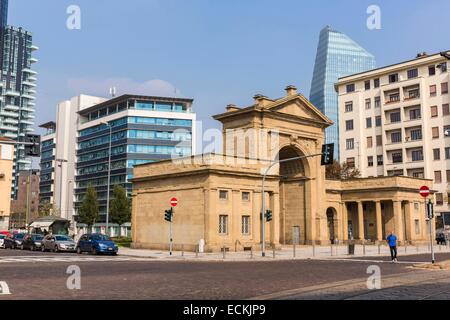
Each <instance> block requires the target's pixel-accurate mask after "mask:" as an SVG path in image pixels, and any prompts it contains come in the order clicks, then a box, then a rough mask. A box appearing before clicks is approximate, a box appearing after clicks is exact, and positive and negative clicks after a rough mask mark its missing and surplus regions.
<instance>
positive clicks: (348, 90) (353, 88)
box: [347, 83, 355, 93]
mask: <svg viewBox="0 0 450 320" xmlns="http://www.w3.org/2000/svg"><path fill="white" fill-rule="evenodd" d="M350 92H355V84H354V83H352V84H348V85H347V93H350Z"/></svg>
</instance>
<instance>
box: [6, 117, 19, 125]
mask: <svg viewBox="0 0 450 320" xmlns="http://www.w3.org/2000/svg"><path fill="white" fill-rule="evenodd" d="M3 123H6V124H12V125H17V124H19V120H16V119H11V118H7V119H5V120H3Z"/></svg>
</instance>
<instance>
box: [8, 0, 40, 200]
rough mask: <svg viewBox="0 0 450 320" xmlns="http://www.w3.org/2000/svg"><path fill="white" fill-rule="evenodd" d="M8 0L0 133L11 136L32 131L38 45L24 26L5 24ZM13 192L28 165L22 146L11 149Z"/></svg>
mask: <svg viewBox="0 0 450 320" xmlns="http://www.w3.org/2000/svg"><path fill="white" fill-rule="evenodd" d="M7 20H8V1H7V0H2V1H0V34H1V50H0V61H1V76H0V136H3V137H8V138H11V139H13V140H22V139H24V137H25V135H26V134H27V133H31V132H33V125H34V117H35V116H34V113H35V108H34V107H35V102H34V100H35V95H36V91H35V87H36V80H37V79H36V74H37V73H36V71H33V70H32V69H31V65H32V64H33V63H35V62H37V59H36V58H34V57H33V56H32V53H33V51H35V50H37V49H38V48H37V47H36V46H35V45H33V37H32V34H31V33H30V32H28V31H26V30H24V29H23V28H17V27H13V26H8V25H7ZM14 154H15V155H14V170H13V186H12V196H13V198H17V189H18V176H19V173H20V172H21V171H23V170H29V169H30V168H31V159H30V158H27V157H26V156H25V151H24V147H23V146H18V147H16V150H15V153H14Z"/></svg>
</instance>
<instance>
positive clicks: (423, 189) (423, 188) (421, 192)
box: [419, 186, 430, 198]
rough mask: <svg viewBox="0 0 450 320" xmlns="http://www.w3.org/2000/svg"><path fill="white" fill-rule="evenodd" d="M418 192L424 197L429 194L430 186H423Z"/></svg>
mask: <svg viewBox="0 0 450 320" xmlns="http://www.w3.org/2000/svg"><path fill="white" fill-rule="evenodd" d="M419 193H420V195H421V196H422V197H424V198H426V197H428V196H429V195H430V188H428V187H427V186H423V187H421V188H420V191H419Z"/></svg>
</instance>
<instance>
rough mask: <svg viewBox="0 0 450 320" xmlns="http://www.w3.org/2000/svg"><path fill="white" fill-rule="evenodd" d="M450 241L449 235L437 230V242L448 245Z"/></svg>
mask: <svg viewBox="0 0 450 320" xmlns="http://www.w3.org/2000/svg"><path fill="white" fill-rule="evenodd" d="M447 241H448V235H447V233H445V232H439V233H438V232H436V242H437V244H443V245H446V244H447Z"/></svg>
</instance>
